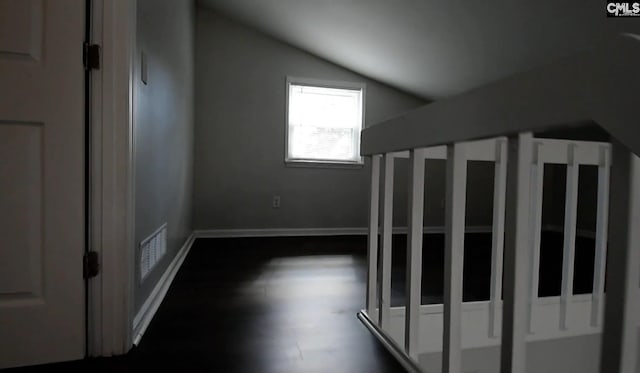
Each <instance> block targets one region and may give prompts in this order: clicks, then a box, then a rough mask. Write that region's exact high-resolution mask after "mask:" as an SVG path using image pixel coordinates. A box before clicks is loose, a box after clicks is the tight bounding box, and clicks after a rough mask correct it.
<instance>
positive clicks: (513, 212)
mask: <svg viewBox="0 0 640 373" xmlns="http://www.w3.org/2000/svg"><path fill="white" fill-rule="evenodd" d="M610 152H611V145H610V144H607V143H596V142H584V141H570V140H556V139H542V138H534V137H533V136H532V135H531V134H530V133H525V134H521V135H519V136H516V137H511V138H509V139H507V138H497V139H489V140H481V141H473V142H464V143H456V144H453V145H449V146H438V147H433V148H428V149H411V150H409V151H405V152H395V153H387V154H382V155H374V156H373V157H372V180H371V194H370V195H371V200H370V220H369V223H370V227H369V232H370V236H369V243H368V247H369V251H368V253H369V255H368V271H369V272H368V281H367V303H366V304H367V306H366V313H367V315H366V316H367V318H368V319H369V320H376V321H375V322H374V324H375V325H376V327H377V331H378V332H380V333H382V334H385V333H386V334H387V335H388V336H389V338H388V340H389V341H394V340H395V342H391V343H396V344H397V346H396V347H395V348H396V349H397V350H398V351H401V353H402V354H404V355H405V357H406V358H407V359H408V361H409V366H410V367H411V368H412V369H419V368H418V360H419V355H420V354H421V353H424V352H429V351H432V350H431V349H429V348H425V346H424V345H425V344H429V345H432V344H433V343H431V342H428V343H425V338H427V339H428V338H434V337H433V336H425V335H423V334H421V331H422V330H424V327H425V325H421V324H423V323H425V322H427V320H428V318H425V317H424V316H425V311H427V310H428V309H433V307H434V305H422V304H421V299H422V289H421V280H422V252H423V243H422V235H423V217H424V209H423V206H424V190H425V160H426V159H446V161H447V176H446V177H447V193H446V194H447V195H446V210H445V219H446V220H445V268H444V272H445V288H444V298H443V305H442V309H441V311H438V312H440V313H441V314H442V323H443V324H442V331H443V334H442V341H441V351H442V354H443V359H442V372H446V373H453V372H456V373H457V372H461V369H462V366H461V363H462V358H461V357H462V349H463V347H464V346H465V342H464V341H465V338H464V335H463V334H464V330H463V325H465V320H464V318H465V317H467V316H465V315H466V313H465V307H463V306H464V303H463V301H462V295H463V294H462V280H463V279H462V274H463V258H464V233H465V198H466V187H467V181H466V176H467V162H468V161H470V160H482V161H493V162H495V168H494V201H493V227H492V235H493V237H492V250H491V251H492V259H491V281H490V297H489V300H488V301H487V302H475V304H478V305H482V304H483V303H486V307H480V308H477V310H478V312H483V314H486V318H485V320H486V327H485V329H484V330H486V334H485V335H484V337H483V338H484V340H483V341H481V342H478V341H479V340H481V339H482V338H479V337H477V336H475V337H473V338H471V339H473V340H474V342H473V343H475V345H476V346H477V345H478V343H480V345H486V346H489V345H496V344H500V343H501V344H502V352H501V366H502V367H503V371H510V372H524V371H525V370H524V369H525V364H526V359H525V354H526V342H527V341H528V340H531V339H532V338H534V339H535V340H544V339H549V338H559V337H562V336H568V335H581V334H590V333H596V332H599V331H600V325H601V321H600V320H601V319H602V314H603V309H604V302H603V294H604V274H605V263H606V253H607V222H608V221H607V217H608V200H609V198H608V197H609V172H610V171H609V170H610V166H611V155H610ZM396 158H409V175H408V176H409V178H408V179H409V183H408V239H407V267H406V268H407V272H406V286H407V288H406V305H405V307H391V304H390V301H391V256H392V239H391V238H392V233H393V227H392V217H393V216H392V211H393V178H394V162H395V159H396ZM549 163H553V164H566V165H567V184H566V196H567V198H566V199H565V201H566V203H565V224H564V244H563V271H562V287H561V295H560V297H558V299H557V301H553V300H551V303H550V302H549V300H545V299H541V298H539V297H538V284H539V269H540V242H541V232H542V187H543V180H544V166H545V164H549ZM580 165H594V166H597V167H598V194H597V195H598V199H597V231H596V235H595V236H596V251H595V259H594V278H593V293H592V294H591V295H590V298H589V299H587V301H590V302H591V303H590V305H589V306H588V307H587V308H585V307H584V305H583V304H584V302H585V298H584V296H580V297H574V295H573V281H574V268H573V267H574V257H575V239H576V233H577V218H576V212H577V203H578V193H577V187H578V176H579V167H580ZM381 186H382V188H380V187H381ZM379 207H380V208H379ZM427 208H429V207H428V206H427ZM379 214H380V217H381V218H380V219H379V217H378V215H379ZM379 222H381V228H380V229H379V228H378V225H379ZM378 232H380V233H381V239H380V244H381V246H382V250H381V254H382V255H381V256H380V261H379V262H378V257H379V256H378V246H379V240H378ZM427 249H428V248H427ZM378 271H380V276H378ZM503 272H504V284H503V281H502V278H503ZM631 272H633V271H631ZM630 275H633V276H635V274H633V273H631V274H630ZM503 287H504V299H502V293H503ZM577 298H579V299H577ZM553 299H555V298H553ZM576 301H579V303H577V304H576V306H575V307H577V308H576V310H573V308H572V307H574V303H575V302H576ZM553 304H557V306H555V308H554V309H555V311H551V313H550V309H549V308H548V306H549V305H553ZM585 309H587V310H588V311H587V312H590V315H589V316H588V317H587V318H586V320H587V321H586V322H576V323H575V324H576V325H573V324H570V323H568V321H569V320H572V319H574V316H575V313H576V312H580V313H584V312H585V311H584V310H585ZM401 310H404V313H402V314H400V313H399V312H400V311H401ZM553 312H555V313H556V316H555V319H556V320H557V324H556V327H555V328H553V327H550V326H549V322H550V320H551V319H553V318H550V317H549V315H550V314H553ZM427 313H429V314H433V311H427ZM397 317H401V318H403V322H400V323H397V322H394V320H395V319H396V318H397ZM582 319H584V317H583V318H581V319H580V320H582ZM634 322H637V320H636V321H634ZM534 334H535V335H534ZM398 336H404V337H398ZM500 336H502V341H501V342H500V338H499V337H500ZM436 338H437V337H436ZM402 339H404V345H403V346H402V347H399V346H400V345H402V343H399V342H398V341H399V340H402Z"/></svg>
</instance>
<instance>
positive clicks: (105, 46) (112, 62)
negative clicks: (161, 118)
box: [87, 0, 136, 356]
mask: <svg viewBox="0 0 640 373" xmlns="http://www.w3.org/2000/svg"><path fill="white" fill-rule="evenodd" d="M93 12H94V13H93V21H94V23H93V26H92V27H93V30H92V31H93V33H94V35H93V42H95V43H98V44H101V46H102V63H101V68H100V69H99V70H96V71H95V72H94V73H93V74H92V78H91V79H92V100H93V101H92V103H91V105H92V106H93V110H94V111H93V115H92V127H93V131H92V133H93V137H92V139H91V141H92V160H91V166H92V175H91V177H92V182H91V184H92V188H91V189H92V190H91V196H90V198H91V199H92V204H93V209H92V213H91V222H90V225H91V229H92V234H91V245H92V249H93V250H95V251H97V252H98V253H99V255H100V260H101V264H100V267H101V273H100V274H99V275H98V276H97V277H95V278H93V279H91V280H90V281H89V283H88V287H89V299H88V300H87V302H88V317H87V324H88V332H89V333H88V341H87V346H88V356H111V355H121V354H125V353H127V352H128V351H129V349H130V348H131V341H132V339H131V333H130V332H131V330H130V327H129V326H130V325H131V319H132V317H133V284H134V279H133V273H134V264H133V263H134V257H133V253H134V250H133V248H134V247H135V245H134V240H133V232H134V230H133V229H134V227H133V225H134V198H135V197H134V188H133V180H134V172H135V171H134V164H133V146H134V144H133V141H134V139H133V101H134V100H133V95H134V92H133V75H132V74H133V71H134V70H133V66H134V65H133V62H134V56H135V53H134V51H135V42H136V40H135V39H136V2H135V1H128V0H109V1H106V0H94V3H93Z"/></svg>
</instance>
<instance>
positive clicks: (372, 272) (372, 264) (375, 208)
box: [366, 155, 381, 318]
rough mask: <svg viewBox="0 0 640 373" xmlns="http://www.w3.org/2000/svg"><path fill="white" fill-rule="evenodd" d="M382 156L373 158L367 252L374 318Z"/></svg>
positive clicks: (370, 307)
mask: <svg viewBox="0 0 640 373" xmlns="http://www.w3.org/2000/svg"><path fill="white" fill-rule="evenodd" d="M380 158H381V156H380V155H374V156H372V157H371V189H370V194H369V196H370V199H369V236H368V240H369V242H368V251H367V262H368V271H367V301H366V305H367V314H368V315H369V317H370V318H373V317H374V316H373V315H374V314H375V312H376V306H377V298H378V218H379V214H380V211H379V207H380Z"/></svg>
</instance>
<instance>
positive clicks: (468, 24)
mask: <svg viewBox="0 0 640 373" xmlns="http://www.w3.org/2000/svg"><path fill="white" fill-rule="evenodd" d="M199 4H200V5H201V6H205V7H207V8H210V9H213V10H215V11H218V12H219V13H221V14H223V15H226V16H227V17H230V18H233V19H235V20H237V21H240V22H241V23H244V24H246V25H248V26H250V27H253V28H255V29H257V30H259V31H261V32H263V33H265V34H267V35H270V36H272V37H274V38H276V39H280V40H282V41H284V42H286V43H289V44H291V45H294V46H296V47H298V48H301V49H303V50H306V51H308V52H310V53H313V54H315V55H317V56H320V57H322V58H325V59H327V60H329V61H332V62H334V63H336V64H338V65H342V66H344V67H346V68H348V69H351V70H353V71H355V72H358V73H360V74H363V75H365V76H368V77H371V78H373V79H376V80H379V81H381V82H384V83H387V84H390V85H392V86H395V87H397V88H400V89H402V90H405V91H408V92H412V93H414V94H416V95H419V96H421V97H423V98H425V99H438V98H442V97H446V96H449V95H452V94H455V93H459V92H462V91H465V90H468V89H470V88H473V87H476V86H478V85H481V84H484V83H487V82H490V81H493V80H496V79H499V78H501V77H505V76H508V75H511V74H513V73H515V72H519V71H524V70H527V69H530V68H532V67H534V66H536V65H540V64H544V63H547V62H550V61H552V60H554V59H557V58H560V57H562V56H564V55H567V54H571V53H573V52H575V51H578V50H581V49H585V48H588V47H589V46H590V45H593V44H594V43H595V42H597V41H598V40H600V39H602V38H603V36H605V35H608V34H613V33H618V32H635V33H640V18H624V19H623V18H606V14H605V4H606V1H604V0H484V1H474V0H448V1H445V0H441V1H437V0H199Z"/></svg>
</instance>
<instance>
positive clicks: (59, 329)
mask: <svg viewBox="0 0 640 373" xmlns="http://www.w3.org/2000/svg"><path fill="white" fill-rule="evenodd" d="M83 32H84V1H83V0H0V368H4V367H10V366H19V365H31V364H40V363H46V362H52V361H62V360H74V359H81V358H83V356H84V344H85V340H84V339H85V338H84V332H85V328H84V323H85V321H84V281H83V278H82V255H83V247H84V246H83V245H84V243H83V237H84V236H83V232H84V211H83V209H84V134H83V131H84V130H83V128H84V118H83V113H84V102H83V99H84V83H83V82H84V76H83V65H82V42H83Z"/></svg>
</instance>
